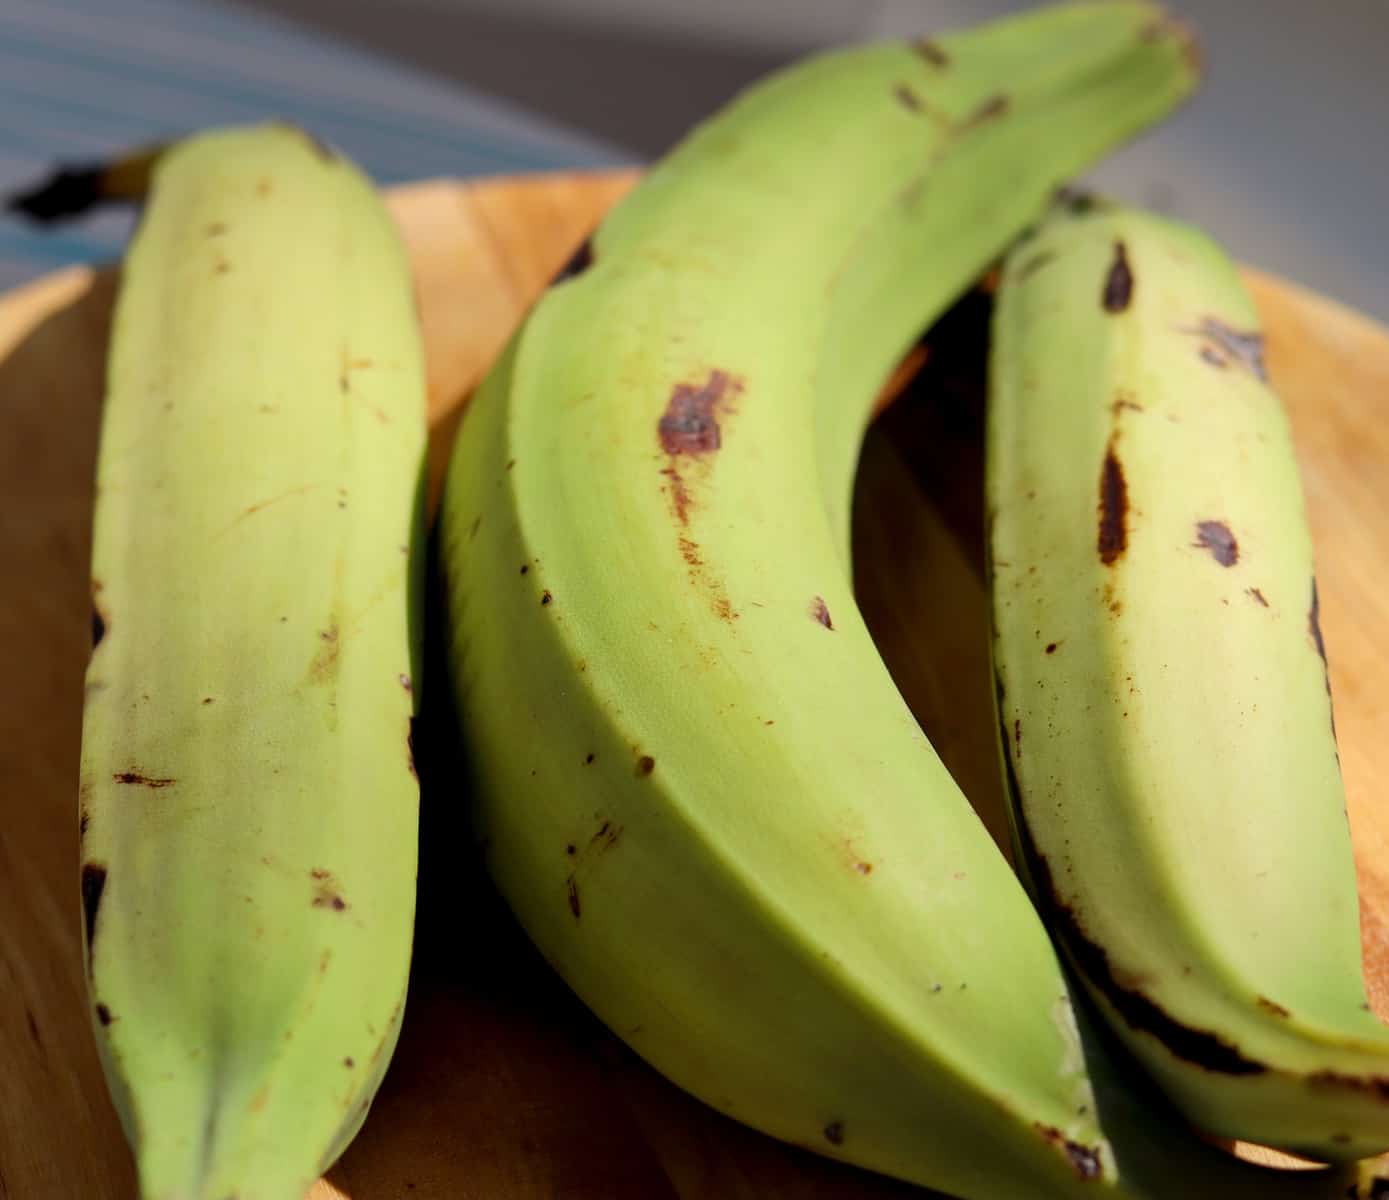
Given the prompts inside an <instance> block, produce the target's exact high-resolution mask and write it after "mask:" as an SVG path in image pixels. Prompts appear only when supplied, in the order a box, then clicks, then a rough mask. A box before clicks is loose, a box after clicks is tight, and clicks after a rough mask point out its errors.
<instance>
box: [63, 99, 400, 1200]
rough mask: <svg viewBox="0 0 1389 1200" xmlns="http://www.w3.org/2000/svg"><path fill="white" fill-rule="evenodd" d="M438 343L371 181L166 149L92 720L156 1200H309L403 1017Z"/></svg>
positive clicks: (337, 169)
mask: <svg viewBox="0 0 1389 1200" xmlns="http://www.w3.org/2000/svg"><path fill="white" fill-rule="evenodd" d="M424 399H425V387H424V369H423V355H422V349H421V345H420V338H419V334H418V330H417V325H416V319H415V313H414V304H413V297H412V292H411V284H410V276H409V269H408V263H407V261H406V259H405V255H404V252H403V248H402V246H401V244H400V240H399V237H398V235H397V233H396V230H395V228H394V226H393V224H392V222H391V220H390V217H389V215H388V214H387V213H386V211H385V209H384V207H383V205H382V203H381V201H380V199H379V197H378V196H377V194H376V193H375V192H374V190H373V189H372V187H371V186H370V184H369V182H368V181H367V180H366V179H365V178H364V177H363V176H362V175H361V173H360V172H358V171H357V170H356V169H355V168H354V167H353V166H351V165H350V164H349V163H347V162H346V161H344V160H343V159H341V158H339V157H337V156H336V155H333V154H332V153H331V152H329V151H326V150H325V149H324V148H322V147H319V146H317V145H316V144H314V143H312V142H311V141H310V140H309V139H308V138H307V137H306V136H305V135H303V134H302V133H300V132H299V131H297V130H294V129H291V128H288V127H285V126H265V127H258V128H249V129H234V130H224V131H216V132H212V133H208V134H205V135H201V136H198V137H196V138H193V139H190V140H189V141H188V142H186V143H183V144H181V145H179V146H177V147H175V148H174V149H173V150H171V151H170V152H168V153H167V155H166V156H165V157H164V158H163V159H162V160H161V161H160V163H159V164H158V166H157V168H156V174H155V177H154V182H153V190H152V194H151V196H150V199H149V204H148V209H147V211H146V213H145V215H144V218H143V221H142V223H141V225H140V228H139V230H138V232H137V234H136V236H135V239H134V242H133V245H132V246H131V249H130V252H129V254H128V256H127V259H126V262H125V265H124V269H123V273H122V281H121V287H120V293H119V297H118V300H117V305H116V313H115V326H114V331H113V337H112V343H111V350H110V360H109V377H108V390H107V398H106V406H105V411H104V416H103V424H102V433H101V447H100V454H99V460H98V466H97V504H96V511H95V529H94V545H93V553H92V579H93V603H94V607H95V616H94V625H95V627H96V629H97V630H98V631H99V632H100V635H101V636H100V638H99V641H98V644H97V646H96V649H95V650H94V652H93V656H92V660H91V664H90V667H89V669H88V673H87V685H86V686H87V701H86V709H85V714H84V722H83V733H82V776H81V806H82V810H81V826H82V863H83V867H82V896H83V903H84V910H85V912H84V916H85V926H86V928H87V930H88V931H89V933H90V935H91V936H90V938H89V940H88V942H87V949H86V959H87V967H88V972H89V982H90V993H91V1001H92V1006H93V1010H92V1011H93V1029H94V1031H95V1033H96V1037H97V1044H98V1047H99V1049H100V1052H101V1058H102V1063H103V1066H104V1068H105V1070H106V1075H107V1080H108V1083H109V1085H110V1089H111V1093H112V1096H113V1098H114V1099H115V1102H116V1107H117V1109H118V1111H119V1113H120V1116H121V1119H122V1122H123V1124H124V1127H125V1130H126V1134H127V1136H128V1138H129V1139H130V1142H131V1144H132V1146H133V1148H134V1152H135V1157H136V1162H137V1167H138V1172H139V1180H140V1189H141V1195H142V1196H143V1197H145V1198H146V1200H203V1198H206V1200H226V1197H228V1196H232V1195H235V1196H237V1197H238V1200H300V1198H301V1197H302V1196H303V1194H304V1192H305V1191H306V1190H307V1188H308V1187H309V1186H310V1185H311V1184H312V1182H313V1180H314V1179H315V1178H316V1177H317V1176H318V1174H319V1173H320V1171H321V1169H322V1168H323V1167H324V1166H325V1165H326V1164H327V1163H328V1162H329V1161H331V1159H332V1158H333V1157H335V1156H336V1154H337V1153H338V1152H339V1151H341V1149H342V1148H343V1147H344V1146H345V1145H346V1143H347V1141H348V1140H350V1138H351V1135H352V1133H353V1132H355V1129H356V1127H357V1126H358V1125H359V1124H360V1122H361V1120H362V1117H363V1115H364V1113H365V1110H366V1107H367V1106H368V1105H369V1103H370V1101H371V1097H372V1095H373V1094H374V1093H375V1091H376V1088H377V1086H378V1085H379V1083H380V1080H381V1077H382V1075H383V1073H384V1072H385V1069H386V1065H387V1063H388V1062H389V1059H390V1056H391V1052H392V1049H393V1047H394V1043H395V1038H396V1035H397V1032H398V1029H399V1023H400V1016H401V1012H402V1006H403V1003H404V998H405V987H406V977H407V973H408V967H409V959H410V945H411V932H412V927H413V917H414V901H415V864H416V841H417V828H418V800H419V794H418V785H417V782H416V780H415V778H414V773H413V765H412V763H411V758H410V750H409V747H408V745H407V739H408V733H409V726H410V720H411V715H412V713H413V711H414V687H413V685H414V682H415V680H417V678H418V669H417V668H418V661H417V660H418V636H417V635H418V633H419V621H418V613H417V611H416V610H415V608H414V605H415V602H416V599H417V596H418V593H419V588H418V585H417V580H416V579H415V578H414V575H415V573H416V569H417V564H418V562H419V554H418V553H417V551H418V549H419V545H420V539H421V532H422V515H423V514H422V506H421V503H420V497H421V495H422V490H421V480H422V477H423V476H422V471H423V461H424V447H425V435H426V431H425V404H424Z"/></svg>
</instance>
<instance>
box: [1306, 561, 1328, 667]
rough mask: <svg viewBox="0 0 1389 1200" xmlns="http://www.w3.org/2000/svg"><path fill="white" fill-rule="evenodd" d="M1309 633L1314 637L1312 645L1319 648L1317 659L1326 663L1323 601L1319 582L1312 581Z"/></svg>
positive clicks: (1308, 617)
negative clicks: (1323, 634) (1318, 586)
mask: <svg viewBox="0 0 1389 1200" xmlns="http://www.w3.org/2000/svg"><path fill="white" fill-rule="evenodd" d="M1307 632H1308V633H1310V634H1311V635H1312V645H1314V646H1315V647H1316V648H1317V657H1318V658H1320V659H1321V661H1322V664H1323V665H1325V663H1326V643H1325V642H1324V641H1322V636H1321V601H1320V600H1319V599H1318V598H1317V581H1316V579H1315V578H1313V580H1312V607H1311V608H1309V609H1308V610H1307Z"/></svg>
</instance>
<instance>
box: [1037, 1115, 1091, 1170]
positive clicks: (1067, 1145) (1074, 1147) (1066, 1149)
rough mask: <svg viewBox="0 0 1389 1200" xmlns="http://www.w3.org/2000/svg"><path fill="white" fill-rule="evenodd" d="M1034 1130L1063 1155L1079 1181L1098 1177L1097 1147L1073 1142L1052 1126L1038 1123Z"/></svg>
mask: <svg viewBox="0 0 1389 1200" xmlns="http://www.w3.org/2000/svg"><path fill="white" fill-rule="evenodd" d="M1036 1129H1037V1132H1038V1133H1040V1134H1041V1135H1042V1136H1043V1137H1044V1138H1046V1140H1047V1141H1049V1142H1050V1143H1051V1144H1052V1145H1053V1146H1055V1147H1057V1148H1058V1149H1059V1150H1060V1151H1061V1152H1062V1153H1063V1154H1065V1156H1066V1158H1067V1159H1068V1160H1069V1161H1070V1164H1071V1166H1072V1167H1073V1168H1074V1169H1075V1173H1076V1174H1077V1175H1078V1176H1079V1177H1080V1178H1081V1179H1084V1180H1087V1181H1088V1180H1091V1179H1098V1178H1099V1177H1100V1150H1099V1147H1098V1146H1087V1145H1085V1144H1084V1143H1082V1142H1073V1141H1072V1140H1071V1139H1070V1138H1068V1137H1067V1136H1066V1135H1065V1134H1064V1133H1062V1132H1061V1130H1059V1129H1057V1128H1056V1126H1054V1125H1043V1124H1041V1123H1040V1122H1038V1123H1037V1125H1036Z"/></svg>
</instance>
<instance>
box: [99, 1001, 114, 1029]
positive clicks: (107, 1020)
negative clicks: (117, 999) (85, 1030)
mask: <svg viewBox="0 0 1389 1200" xmlns="http://www.w3.org/2000/svg"><path fill="white" fill-rule="evenodd" d="M96 1019H97V1020H98V1021H100V1022H101V1023H102V1025H103V1026H105V1025H109V1024H111V1022H112V1021H113V1020H114V1019H115V1018H114V1017H112V1016H111V1010H110V1009H109V1008H107V1007H106V1005H104V1004H98V1005H97V1006H96Z"/></svg>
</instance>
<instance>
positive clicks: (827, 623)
mask: <svg viewBox="0 0 1389 1200" xmlns="http://www.w3.org/2000/svg"><path fill="white" fill-rule="evenodd" d="M810 615H811V616H812V617H814V618H815V619H816V620H817V621H819V622H820V624H821V625H823V626H824V627H825V628H826V629H828V630H831V631H833V629H834V621H833V620H832V619H831V618H830V610H829V605H827V604H826V603H825V601H824V598H823V597H821V596H816V597H815V599H814V600H812V601H811V604H810Z"/></svg>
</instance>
